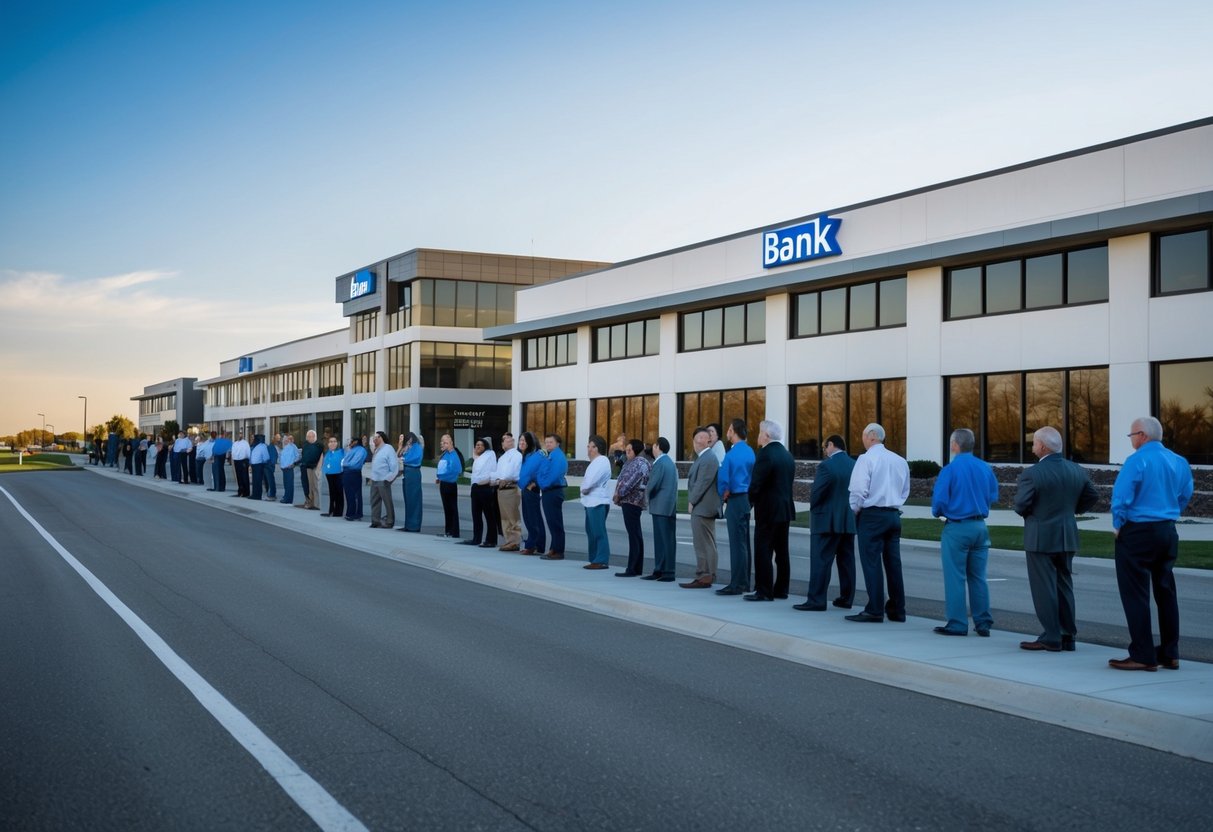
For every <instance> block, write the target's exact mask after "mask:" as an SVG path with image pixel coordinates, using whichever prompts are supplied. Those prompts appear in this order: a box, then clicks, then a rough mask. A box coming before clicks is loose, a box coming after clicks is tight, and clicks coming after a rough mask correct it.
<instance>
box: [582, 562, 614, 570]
mask: <svg viewBox="0 0 1213 832" xmlns="http://www.w3.org/2000/svg"><path fill="white" fill-rule="evenodd" d="M581 568H582V569H609V568H610V567H609V566H607V565H606V564H605V563H587V564H586V565H585V566H583V567H581Z"/></svg>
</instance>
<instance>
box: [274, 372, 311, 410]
mask: <svg viewBox="0 0 1213 832" xmlns="http://www.w3.org/2000/svg"><path fill="white" fill-rule="evenodd" d="M269 381H270V401H272V402H285V401H294V400H296V399H310V398H311V397H312V370H311V368H310V367H309V368H305V369H301V370H284V371H281V372H277V373H274V374H273V375H272V376H271V377H270V380H269Z"/></svg>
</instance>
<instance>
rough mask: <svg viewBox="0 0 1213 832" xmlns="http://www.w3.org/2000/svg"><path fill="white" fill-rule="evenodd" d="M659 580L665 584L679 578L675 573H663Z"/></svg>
mask: <svg viewBox="0 0 1213 832" xmlns="http://www.w3.org/2000/svg"><path fill="white" fill-rule="evenodd" d="M657 580H658V581H660V582H661V583H663V584H672V583H674V581H676V580H678V579H677V578H675V577H674V576H673V575H662V576H661V577H660V578H658V579H657Z"/></svg>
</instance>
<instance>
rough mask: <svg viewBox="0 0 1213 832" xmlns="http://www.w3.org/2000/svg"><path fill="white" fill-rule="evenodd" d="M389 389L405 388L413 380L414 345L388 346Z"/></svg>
mask: <svg viewBox="0 0 1213 832" xmlns="http://www.w3.org/2000/svg"><path fill="white" fill-rule="evenodd" d="M386 352H387V389H389V390H403V389H405V388H406V387H408V386H409V385H410V384H412V382H413V345H412V344H401V345H400V346H397V347H388V349H387V350H386Z"/></svg>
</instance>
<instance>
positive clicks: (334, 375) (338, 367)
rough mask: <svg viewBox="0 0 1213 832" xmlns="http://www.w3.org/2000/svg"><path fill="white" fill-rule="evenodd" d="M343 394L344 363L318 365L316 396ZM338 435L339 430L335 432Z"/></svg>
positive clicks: (331, 362) (335, 362)
mask: <svg viewBox="0 0 1213 832" xmlns="http://www.w3.org/2000/svg"><path fill="white" fill-rule="evenodd" d="M344 393H345V361H344V360H341V361H330V362H329V363H328V364H321V365H320V387H319V389H318V390H317V391H316V395H318V396H340V395H343V394H344ZM337 432H338V433H340V430H338V431H337Z"/></svg>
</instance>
